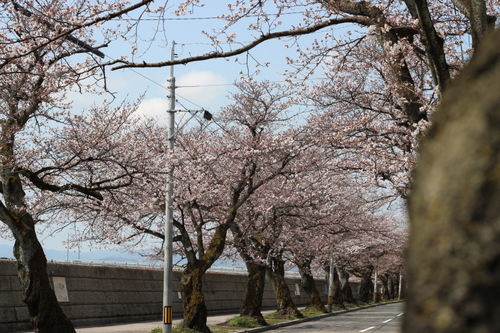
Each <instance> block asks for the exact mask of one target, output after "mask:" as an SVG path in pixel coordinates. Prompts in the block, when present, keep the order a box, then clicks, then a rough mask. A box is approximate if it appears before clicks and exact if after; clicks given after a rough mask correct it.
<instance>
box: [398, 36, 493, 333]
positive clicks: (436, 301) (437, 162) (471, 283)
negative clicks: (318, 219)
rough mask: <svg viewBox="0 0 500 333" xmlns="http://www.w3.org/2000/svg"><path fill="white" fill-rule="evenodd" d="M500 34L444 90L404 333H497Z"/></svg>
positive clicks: (418, 201)
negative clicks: (499, 44) (499, 43)
mask: <svg viewBox="0 0 500 333" xmlns="http://www.w3.org/2000/svg"><path fill="white" fill-rule="evenodd" d="M499 40H500V31H496V32H495V33H494V34H493V35H491V36H489V37H486V38H485V39H484V40H483V41H482V42H481V44H480V45H479V48H478V49H477V50H476V52H475V54H474V55H473V57H472V60H471V62H470V64H469V65H467V66H466V68H465V69H464V70H463V72H462V73H461V74H460V75H459V77H458V78H457V79H456V80H455V81H454V82H453V83H452V84H451V85H450V87H449V88H448V90H447V91H446V92H445V94H444V96H443V100H442V104H441V107H440V109H439V110H438V111H437V112H436V114H435V118H434V123H433V126H432V128H431V130H430V132H429V134H428V135H427V136H426V138H425V140H424V142H423V144H422V145H421V150H420V160H419V163H418V165H417V167H416V171H415V177H414V183H413V185H412V192H411V196H410V201H409V211H410V223H411V224H410V228H411V232H410V238H409V250H408V254H407V261H406V264H407V273H408V286H409V288H408V297H407V303H406V311H405V317H404V331H405V332H407V333H412V332H428V333H434V332H454V333H462V332H463V333H465V332H499V331H500V321H499V319H498V314H499V313H500V302H498V295H500V218H499V217H500V204H499V202H500V171H499V170H500V94H499V93H498V87H499V86H500V48H499V47H498V41H499Z"/></svg>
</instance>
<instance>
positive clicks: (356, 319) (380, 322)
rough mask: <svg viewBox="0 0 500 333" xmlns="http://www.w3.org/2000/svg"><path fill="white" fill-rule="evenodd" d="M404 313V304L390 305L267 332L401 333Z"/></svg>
mask: <svg viewBox="0 0 500 333" xmlns="http://www.w3.org/2000/svg"><path fill="white" fill-rule="evenodd" d="M403 311H404V309H403V303H395V304H388V305H383V306H378V307H373V308H369V309H365V310H359V311H354V312H348V313H345V314H342V315H338V316H332V317H327V318H323V319H321V320H318V321H313V322H306V323H302V324H298V325H294V326H288V327H282V328H279V329H275V330H270V331H267V332H275V333H277V332H287V333H290V332H291V333H299V332H301V333H305V332H307V333H325V332H338V333H358V332H359V333H399V332H400V331H401V323H402V317H403Z"/></svg>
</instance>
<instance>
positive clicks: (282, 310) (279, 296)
mask: <svg viewBox="0 0 500 333" xmlns="http://www.w3.org/2000/svg"><path fill="white" fill-rule="evenodd" d="M267 273H268V274H267V276H268V278H269V282H270V283H271V286H272V287H273V290H274V292H275V294H276V302H277V305H278V309H277V311H278V313H279V314H280V315H283V316H286V315H293V316H296V317H297V318H302V317H303V315H302V313H301V312H300V311H299V309H297V307H296V306H295V303H294V302H293V299H292V295H291V294H290V288H288V285H287V284H286V281H285V269H284V262H283V260H281V258H272V265H271V267H267Z"/></svg>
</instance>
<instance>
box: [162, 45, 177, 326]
mask: <svg viewBox="0 0 500 333" xmlns="http://www.w3.org/2000/svg"><path fill="white" fill-rule="evenodd" d="M174 58H175V41H174V42H172V54H171V60H174ZM169 83H170V84H169V86H168V90H169V94H170V95H169V96H168V98H169V110H168V133H167V135H168V149H169V152H170V153H172V152H173V151H174V143H175V77H174V66H173V65H172V66H170V79H169ZM173 174H174V167H173V165H170V166H169V167H168V170H167V189H166V190H167V195H166V206H165V240H164V241H165V251H164V262H163V264H164V271H163V333H171V332H172V294H173V264H172V263H173V258H172V257H173V252H172V250H173V248H172V246H173V241H172V238H173V223H174V209H173V207H172V206H173V199H172V197H173V195H174V182H173Z"/></svg>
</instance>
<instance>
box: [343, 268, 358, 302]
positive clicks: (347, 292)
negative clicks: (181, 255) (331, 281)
mask: <svg viewBox="0 0 500 333" xmlns="http://www.w3.org/2000/svg"><path fill="white" fill-rule="evenodd" d="M339 280H340V287H341V288H342V294H343V295H344V302H345V303H349V304H356V299H355V298H354V295H353V293H352V289H351V285H350V284H349V273H347V271H346V270H345V269H344V268H341V269H340V279H339Z"/></svg>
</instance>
